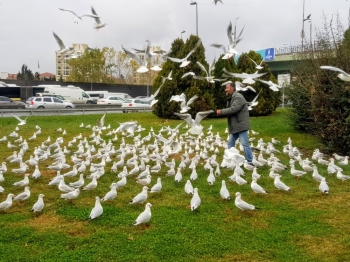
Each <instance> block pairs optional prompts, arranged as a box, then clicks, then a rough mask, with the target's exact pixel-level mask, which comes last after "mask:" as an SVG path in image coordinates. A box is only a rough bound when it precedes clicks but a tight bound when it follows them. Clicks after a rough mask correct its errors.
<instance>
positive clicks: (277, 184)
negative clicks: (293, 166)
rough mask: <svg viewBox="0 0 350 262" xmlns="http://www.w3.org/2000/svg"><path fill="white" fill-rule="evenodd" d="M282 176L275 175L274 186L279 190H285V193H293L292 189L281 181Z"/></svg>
mask: <svg viewBox="0 0 350 262" xmlns="http://www.w3.org/2000/svg"><path fill="white" fill-rule="evenodd" d="M280 177H281V175H279V174H275V178H274V181H273V183H274V185H275V187H277V188H278V189H279V190H284V191H291V189H290V187H289V186H287V185H286V184H285V183H283V182H282V181H281V179H280Z"/></svg>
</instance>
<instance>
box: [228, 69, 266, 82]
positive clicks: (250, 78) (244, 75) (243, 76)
mask: <svg viewBox="0 0 350 262" xmlns="http://www.w3.org/2000/svg"><path fill="white" fill-rule="evenodd" d="M222 71H224V73H225V75H228V76H232V77H236V78H241V79H244V80H243V83H244V84H249V85H252V84H254V83H255V81H254V80H253V79H255V78H258V77H260V76H263V75H265V74H266V73H260V74H258V73H254V74H247V73H242V74H238V73H231V72H229V71H228V70H227V69H226V68H223V69H222Z"/></svg>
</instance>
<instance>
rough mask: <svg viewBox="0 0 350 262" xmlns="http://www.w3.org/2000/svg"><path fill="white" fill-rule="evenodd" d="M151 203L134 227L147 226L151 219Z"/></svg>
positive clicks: (137, 219) (147, 205)
mask: <svg viewBox="0 0 350 262" xmlns="http://www.w3.org/2000/svg"><path fill="white" fill-rule="evenodd" d="M151 207H152V204H151V203H147V204H146V206H145V210H144V211H143V212H142V213H141V214H140V215H139V216H138V217H137V218H136V220H135V222H134V223H133V225H134V226H137V225H140V224H145V223H147V222H148V221H149V220H150V219H151V216H152V214H151Z"/></svg>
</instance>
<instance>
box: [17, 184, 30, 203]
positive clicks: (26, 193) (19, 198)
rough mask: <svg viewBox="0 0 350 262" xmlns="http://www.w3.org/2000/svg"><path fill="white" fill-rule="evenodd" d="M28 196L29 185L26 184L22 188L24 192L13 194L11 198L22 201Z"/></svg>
mask: <svg viewBox="0 0 350 262" xmlns="http://www.w3.org/2000/svg"><path fill="white" fill-rule="evenodd" d="M29 197H30V190H29V186H26V187H25V188H24V192H22V193H20V194H18V195H17V196H15V197H14V198H13V200H15V201H24V200H26V199H28V198H29Z"/></svg>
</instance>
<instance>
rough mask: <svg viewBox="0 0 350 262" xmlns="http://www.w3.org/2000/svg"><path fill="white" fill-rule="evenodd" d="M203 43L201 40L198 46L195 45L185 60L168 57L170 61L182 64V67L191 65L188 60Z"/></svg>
mask: <svg viewBox="0 0 350 262" xmlns="http://www.w3.org/2000/svg"><path fill="white" fill-rule="evenodd" d="M201 43H202V41H201V40H200V39H199V40H198V42H197V44H196V45H195V47H194V48H193V49H192V50H191V51H190V52H189V53H188V54H187V56H185V57H184V58H175V57H169V56H168V59H169V60H171V61H173V62H175V63H181V64H180V67H185V66H187V65H188V64H189V63H191V61H188V60H187V59H188V58H189V57H190V56H191V55H192V54H193V53H194V52H195V51H196V50H197V48H198V47H199V46H200V45H201Z"/></svg>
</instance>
